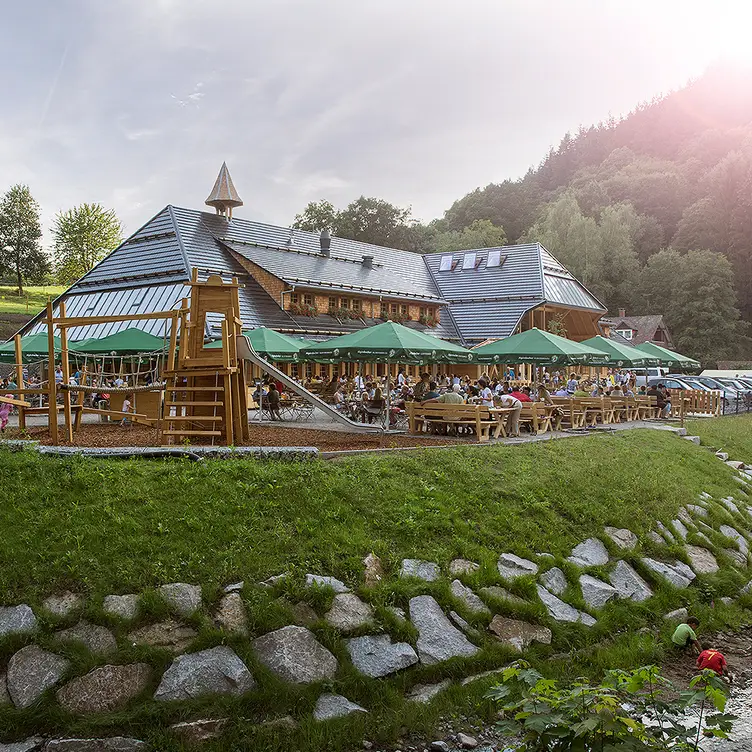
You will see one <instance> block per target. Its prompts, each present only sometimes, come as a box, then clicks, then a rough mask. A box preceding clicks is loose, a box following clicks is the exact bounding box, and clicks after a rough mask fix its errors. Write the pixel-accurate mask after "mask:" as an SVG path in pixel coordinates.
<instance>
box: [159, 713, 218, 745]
mask: <svg viewBox="0 0 752 752" xmlns="http://www.w3.org/2000/svg"><path fill="white" fill-rule="evenodd" d="M229 722H230V719H229V718H200V719H198V720H195V721H183V722H182V723H173V725H172V726H170V731H172V733H173V734H175V736H177V737H178V738H179V739H180V741H182V742H183V744H187V745H195V744H203V743H204V742H208V741H211V740H212V739H216V738H217V737H219V736H221V735H222V733H223V732H224V730H225V728H227V724H228V723H229Z"/></svg>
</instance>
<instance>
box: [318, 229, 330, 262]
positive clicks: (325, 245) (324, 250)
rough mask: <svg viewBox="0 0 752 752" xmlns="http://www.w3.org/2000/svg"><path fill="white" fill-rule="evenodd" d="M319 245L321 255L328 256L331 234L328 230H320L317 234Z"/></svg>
mask: <svg viewBox="0 0 752 752" xmlns="http://www.w3.org/2000/svg"><path fill="white" fill-rule="evenodd" d="M319 245H320V246H321V255H322V256H326V257H327V258H328V257H329V248H330V247H331V245H332V236H331V233H330V232H329V230H326V229H325V230H322V231H321V235H320V236H319Z"/></svg>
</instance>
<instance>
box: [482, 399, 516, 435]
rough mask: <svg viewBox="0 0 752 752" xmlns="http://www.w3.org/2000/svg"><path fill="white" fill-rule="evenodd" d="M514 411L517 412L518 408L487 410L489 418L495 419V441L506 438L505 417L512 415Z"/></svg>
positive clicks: (490, 408)
mask: <svg viewBox="0 0 752 752" xmlns="http://www.w3.org/2000/svg"><path fill="white" fill-rule="evenodd" d="M515 410H519V408H518V407H489V408H488V412H489V413H490V414H491V417H492V418H495V419H496V425H495V426H494V435H493V437H494V438H495V439H498V438H499V437H502V438H506V435H507V426H506V418H507V415H509V413H512V412H514V411H515Z"/></svg>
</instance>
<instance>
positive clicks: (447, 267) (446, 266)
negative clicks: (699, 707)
mask: <svg viewBox="0 0 752 752" xmlns="http://www.w3.org/2000/svg"><path fill="white" fill-rule="evenodd" d="M451 270H452V255H451V254H449V255H447V256H442V257H441V261H440V262H439V271H440V272H449V271H451Z"/></svg>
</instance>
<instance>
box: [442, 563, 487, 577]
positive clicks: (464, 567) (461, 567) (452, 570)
mask: <svg viewBox="0 0 752 752" xmlns="http://www.w3.org/2000/svg"><path fill="white" fill-rule="evenodd" d="M479 569H480V565H479V564H476V563H475V562H474V561H468V560H467V559H453V560H452V561H451V562H450V564H449V574H450V575H451V576H452V577H459V576H460V575H462V574H473V572H477V571H478V570H479Z"/></svg>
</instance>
